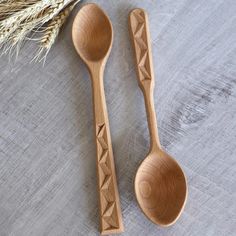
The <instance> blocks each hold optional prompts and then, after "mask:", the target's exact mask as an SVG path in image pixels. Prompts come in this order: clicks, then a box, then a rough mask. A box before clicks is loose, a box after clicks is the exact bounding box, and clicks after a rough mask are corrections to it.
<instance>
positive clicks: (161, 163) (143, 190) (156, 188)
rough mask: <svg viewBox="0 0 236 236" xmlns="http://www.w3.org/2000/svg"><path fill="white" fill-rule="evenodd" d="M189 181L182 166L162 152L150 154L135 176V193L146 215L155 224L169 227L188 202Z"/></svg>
mask: <svg viewBox="0 0 236 236" xmlns="http://www.w3.org/2000/svg"><path fill="white" fill-rule="evenodd" d="M186 192H187V188H186V178H185V175H184V173H183V171H182V169H181V168H180V166H179V165H178V163H177V162H176V161H175V160H174V159H173V158H172V157H170V156H169V155H168V154H166V153H165V152H163V151H162V150H160V149H159V150H156V151H155V152H152V153H150V154H149V155H148V156H147V157H146V158H145V159H144V161H143V162H142V164H141V165H140V167H139V168H138V171H137V173H136V177H135V194H136V198H137V201H138V203H139V206H140V208H141V209H142V211H143V213H144V214H145V215H146V216H147V217H148V218H149V219H150V220H151V221H152V222H154V223H155V224H159V225H161V226H169V225H171V224H173V223H175V221H176V220H177V219H178V217H179V216H180V214H181V212H182V210H183V207H184V205H185V201H186Z"/></svg>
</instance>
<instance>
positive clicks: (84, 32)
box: [72, 4, 113, 64]
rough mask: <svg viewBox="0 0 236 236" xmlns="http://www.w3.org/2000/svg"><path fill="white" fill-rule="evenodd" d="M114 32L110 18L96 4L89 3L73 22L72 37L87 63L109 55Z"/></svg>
mask: <svg viewBox="0 0 236 236" xmlns="http://www.w3.org/2000/svg"><path fill="white" fill-rule="evenodd" d="M112 32H113V31H112V25H111V22H110V20H109V19H108V17H107V16H106V14H105V13H104V12H103V10H102V9H101V8H99V7H98V6H97V5H96V4H87V5H85V6H84V7H83V8H82V9H81V10H80V11H79V13H78V14H77V16H76V17H75V20H74V23H73V29H72V38H73V42H74V45H75V48H76V50H77V52H78V53H79V55H80V57H81V58H82V59H83V60H84V61H85V63H86V64H88V62H98V61H100V60H103V59H104V58H106V57H107V56H108V54H109V52H110V49H111V45H112V41H113V33H112Z"/></svg>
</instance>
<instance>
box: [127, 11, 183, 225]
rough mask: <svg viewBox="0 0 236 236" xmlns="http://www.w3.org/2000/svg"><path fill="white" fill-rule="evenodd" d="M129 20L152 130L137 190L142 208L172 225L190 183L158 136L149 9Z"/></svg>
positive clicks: (145, 212)
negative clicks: (165, 149)
mask: <svg viewBox="0 0 236 236" xmlns="http://www.w3.org/2000/svg"><path fill="white" fill-rule="evenodd" d="M129 22H130V31H131V38H132V41H133V45H134V49H135V57H136V64H137V73H138V78H139V79H138V82H139V86H140V88H141V90H142V92H143V95H144V98H145V105H146V111H147V117H148V125H149V132H150V151H149V154H148V155H147V157H146V158H145V159H144V161H143V162H142V164H141V165H140V167H139V168H138V171H137V173H136V176H135V194H136V198H137V201H138V203H139V206H140V208H141V209H142V211H143V212H144V214H145V215H146V216H147V217H148V218H149V219H150V220H151V221H152V222H154V223H156V224H159V225H161V226H169V225H171V224H173V223H175V222H176V220H177V219H178V217H179V216H180V214H181V212H182V210H183V207H184V205H185V202H186V198H187V183H186V178H185V175H184V173H183V171H182V169H181V167H180V166H179V165H178V163H177V162H176V161H175V160H174V159H173V158H172V157H170V156H169V155H168V154H166V153H165V152H164V151H163V150H162V149H161V145H160V141H159V137H158V132H157V121H156V115H155V108H154V99H153V91H154V82H155V79H154V73H153V63H152V56H151V43H150V33H149V28H148V27H149V26H148V17H147V14H146V12H145V11H144V10H142V9H135V10H133V11H132V12H131V13H130V17H129Z"/></svg>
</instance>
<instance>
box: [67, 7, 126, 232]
mask: <svg viewBox="0 0 236 236" xmlns="http://www.w3.org/2000/svg"><path fill="white" fill-rule="evenodd" d="M72 38H73V43H74V46H75V48H76V50H77V52H78V54H79V55H80V57H81V58H82V60H83V61H84V63H85V64H86V65H87V67H88V70H89V72H90V75H91V80H92V87H93V105H94V116H95V119H94V120H95V127H96V133H95V137H96V146H97V173H98V190H99V199H100V200H99V202H100V221H101V223H100V224H101V233H102V234H112V233H120V232H122V231H123V223H122V216H121V209H120V200H119V195H118V188H117V181H116V174H115V165H114V159H113V151H112V144H111V135H110V128H109V122H108V115H107V108H106V101H105V94H104V85H103V73H104V68H105V65H106V62H107V59H108V56H109V54H110V51H111V47H112V42H113V29H112V25H111V22H110V20H109V18H108V16H107V15H106V14H105V13H104V12H103V10H102V9H100V8H99V7H98V6H97V5H96V4H87V5H85V6H83V7H82V8H81V10H80V11H79V12H78V14H77V16H76V17H75V20H74V23H73V27H72Z"/></svg>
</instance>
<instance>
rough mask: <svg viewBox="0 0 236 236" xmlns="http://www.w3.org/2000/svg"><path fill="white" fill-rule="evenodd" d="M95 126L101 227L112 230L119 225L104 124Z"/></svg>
mask: <svg viewBox="0 0 236 236" xmlns="http://www.w3.org/2000/svg"><path fill="white" fill-rule="evenodd" d="M96 128H97V129H96V136H97V152H98V168H99V170H98V175H99V188H100V192H101V196H100V197H101V199H100V203H101V212H102V228H103V229H105V230H113V229H117V228H118V227H119V221H118V218H117V207H116V201H115V190H114V187H113V178H112V172H111V164H110V162H109V158H108V157H109V150H108V145H107V132H106V126H105V124H99V125H97V127H96Z"/></svg>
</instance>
